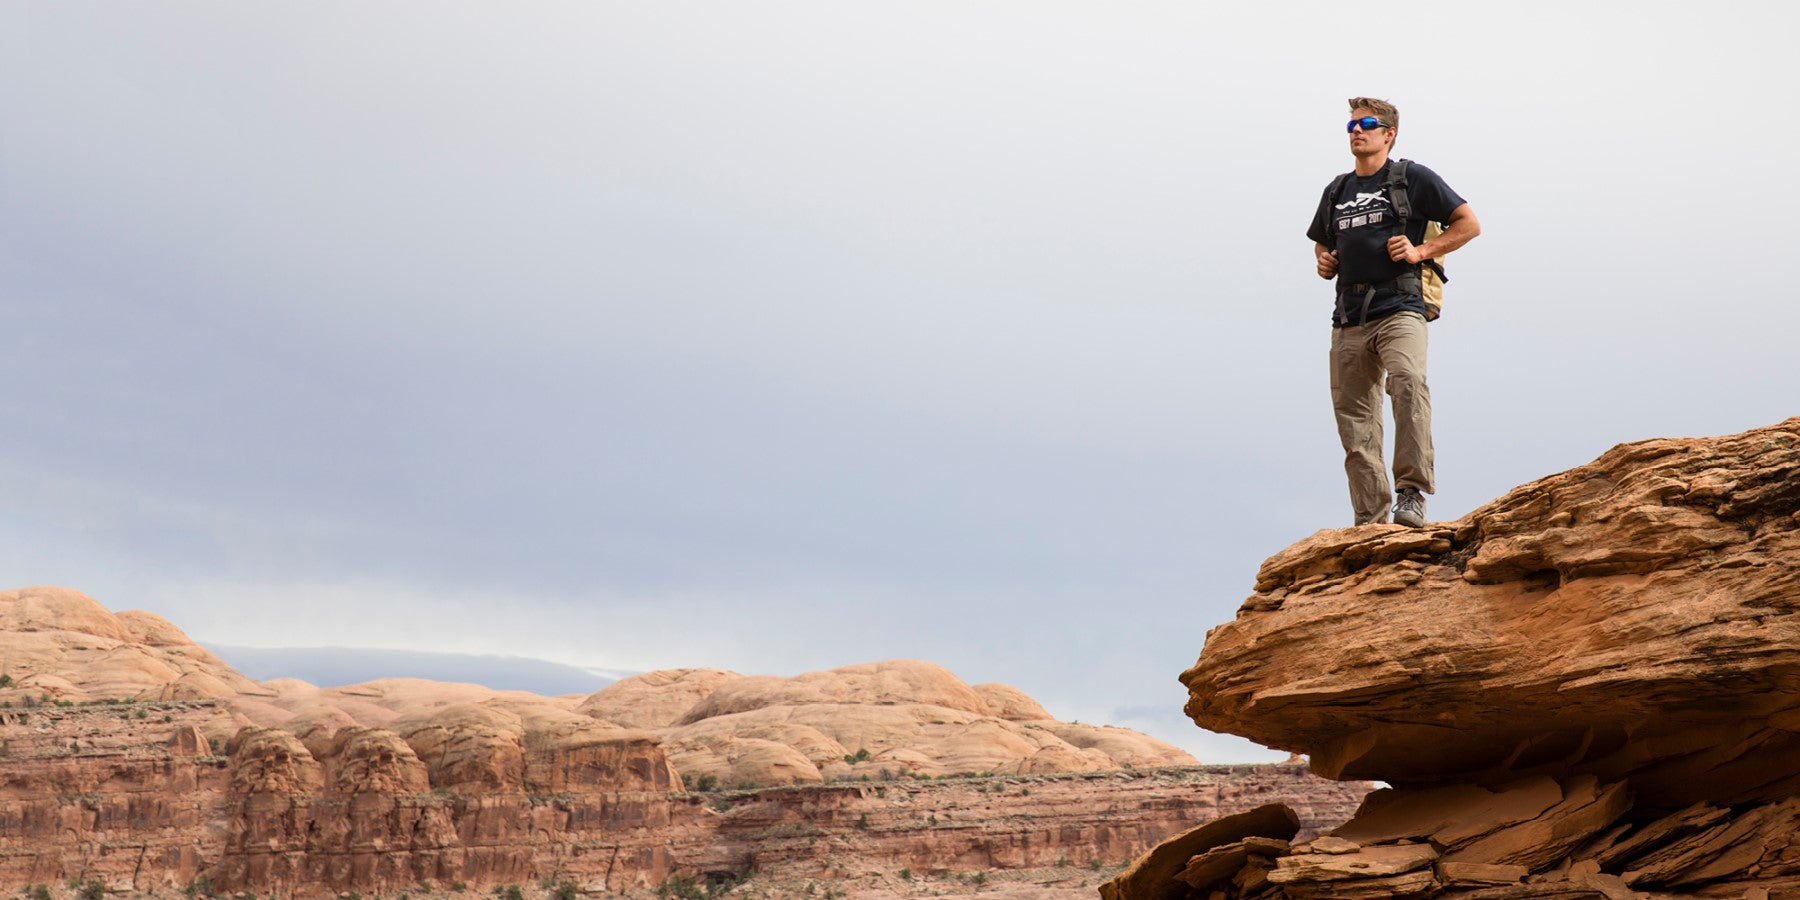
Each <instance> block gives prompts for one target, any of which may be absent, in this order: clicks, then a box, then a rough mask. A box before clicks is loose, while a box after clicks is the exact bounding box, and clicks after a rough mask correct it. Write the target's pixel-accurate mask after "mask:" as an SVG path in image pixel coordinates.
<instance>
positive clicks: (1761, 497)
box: [1103, 419, 1800, 900]
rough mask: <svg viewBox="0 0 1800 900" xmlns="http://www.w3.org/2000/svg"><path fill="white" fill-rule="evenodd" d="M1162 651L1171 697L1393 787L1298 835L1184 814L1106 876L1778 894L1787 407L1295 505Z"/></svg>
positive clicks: (1788, 767)
mask: <svg viewBox="0 0 1800 900" xmlns="http://www.w3.org/2000/svg"><path fill="white" fill-rule="evenodd" d="M1181 678H1182V682H1183V683H1184V684H1186V685H1187V687H1188V689H1189V700H1188V703H1187V712H1188V713H1189V715H1191V716H1192V717H1193V718H1194V720H1195V722H1196V723H1198V724H1200V725H1202V726H1204V727H1207V728H1211V729H1214V730H1218V731H1226V732H1231V733H1235V734H1240V735H1243V736H1246V737H1249V738H1251V739H1253V740H1257V741H1259V742H1262V743H1265V744H1267V745H1269V746H1274V747H1280V748H1284V749H1288V750H1293V751H1297V752H1302V753H1306V754H1308V755H1310V756H1311V758H1312V760H1313V765H1314V769H1315V770H1316V771H1317V772H1319V773H1320V774H1323V775H1326V776H1329V777H1339V778H1366V779H1379V780H1382V781H1386V782H1388V783H1389V784H1391V785H1392V786H1393V787H1392V789H1389V790H1383V791H1379V792H1377V793H1375V794H1372V795H1371V796H1370V797H1369V798H1368V800H1367V801H1366V802H1365V803H1364V804H1363V806H1362V808H1361V809H1360V810H1359V811H1358V813H1357V814H1356V816H1354V817H1353V818H1352V819H1351V820H1350V821H1349V822H1348V823H1346V824H1345V825H1343V826H1341V827H1339V828H1337V829H1335V830H1333V831H1332V832H1331V833H1330V834H1329V835H1327V836H1325V837H1322V838H1319V839H1315V840H1310V841H1308V840H1305V839H1303V838H1296V837H1295V835H1293V834H1291V833H1289V831H1290V828H1289V825H1288V823H1287V822H1286V821H1285V818H1284V817H1283V816H1282V815H1281V814H1280V811H1279V810H1278V809H1266V810H1262V811H1260V812H1258V813H1257V814H1255V815H1249V816H1246V817H1241V818H1238V819H1234V820H1231V821H1227V822H1223V823H1220V822H1215V823H1210V824H1209V825H1207V826H1205V827H1203V828H1201V829H1194V830H1192V831H1190V832H1188V833H1187V834H1186V835H1184V836H1183V837H1182V838H1178V839H1176V840H1172V841H1170V842H1168V843H1167V844H1165V845H1164V846H1163V847H1162V848H1159V850H1158V851H1157V852H1154V853H1152V854H1150V855H1149V856H1146V857H1145V858H1144V859H1142V860H1140V861H1139V862H1138V863H1137V864H1136V865H1134V867H1133V869H1132V870H1130V871H1128V872H1127V873H1125V874H1124V875H1122V876H1121V877H1120V878H1119V879H1117V880H1115V881H1114V882H1112V883H1111V884H1110V885H1109V886H1108V888H1107V889H1106V891H1105V892H1103V893H1105V895H1106V896H1108V897H1113V898H1126V897H1130V898H1144V897H1169V898H1178V897H1181V898H1185V897H1207V898H1213V897H1219V898H1229V897H1267V898H1273V897H1400V896H1430V895H1443V896H1458V897H1488V898H1511V897H1567V898H1577V897H1593V898H1602V897H1603V898H1613V900H1618V898H1635V897H1751V898H1762V897H1782V896H1795V897H1800V839H1796V837H1795V835H1797V834H1800V419H1790V420H1788V421H1786V422H1783V423H1781V424H1779V425H1775V426H1771V427H1768V428H1760V429H1756V430H1753V431H1748V432H1744V433H1742V434H1735V435H1727V436H1724V437H1717V438H1705V439H1683V440H1675V439H1670V440H1651V441H1642V442H1638V443H1633V444H1625V445H1621V446H1619V447H1616V448H1614V449H1612V450H1611V451H1609V452H1607V453H1606V454H1604V455H1603V456H1601V457H1600V458H1599V459H1597V460H1595V461H1594V462H1593V463H1590V464H1588V465H1585V466H1581V467H1578V468H1576V469H1572V470H1570V471H1568V472H1564V473H1561V474H1558V475H1553V476H1550V477H1548V478H1544V479H1542V480H1539V481H1536V482H1533V483H1531V484H1528V485H1525V486H1523V487H1520V488H1518V489H1516V490H1514V491H1512V492H1511V493H1508V494H1507V495H1506V496H1504V497H1501V498H1499V499H1498V500H1495V501H1494V502H1492V503H1490V504H1488V505H1486V506H1484V507H1482V508H1480V509H1477V510H1475V511H1474V512H1472V513H1470V514H1469V515H1468V516H1465V517H1464V518H1462V519H1460V520H1458V521H1455V522H1448V523H1441V524H1435V525H1432V526H1429V527H1427V528H1423V529H1406V528H1400V527H1396V526H1365V527H1362V528H1353V529H1343V530H1334V531H1322V532H1319V533H1318V534H1316V535H1314V536H1312V537H1311V538H1308V539H1307V540H1304V541H1301V542H1300V543H1298V544H1295V545H1294V546H1292V547H1290V548H1288V549H1287V550H1284V551H1282V552H1281V553H1279V554H1276V555H1275V556H1274V557H1272V558H1270V559H1269V560H1268V561H1267V562H1266V563H1264V564H1263V566H1262V569H1261V571H1260V572H1259V573H1258V576H1257V584H1256V593H1255V594H1254V595H1253V596H1251V597H1250V599H1249V600H1248V601H1246V602H1245V603H1244V606H1243V608H1242V610H1241V611H1240V612H1239V614H1238V617H1237V619H1236V620H1235V621H1233V622H1230V623H1227V624H1225V625H1222V626H1220V627H1218V628H1216V629H1214V630H1213V631H1212V633H1211V634H1209V635H1208V637H1207V642H1206V647H1205V650H1204V651H1203V652H1202V654H1201V656H1200V659H1199V661H1198V662H1197V663H1196V664H1195V666H1194V667H1193V668H1192V669H1190V670H1188V671H1187V672H1185V673H1183V675H1182V677H1181Z"/></svg>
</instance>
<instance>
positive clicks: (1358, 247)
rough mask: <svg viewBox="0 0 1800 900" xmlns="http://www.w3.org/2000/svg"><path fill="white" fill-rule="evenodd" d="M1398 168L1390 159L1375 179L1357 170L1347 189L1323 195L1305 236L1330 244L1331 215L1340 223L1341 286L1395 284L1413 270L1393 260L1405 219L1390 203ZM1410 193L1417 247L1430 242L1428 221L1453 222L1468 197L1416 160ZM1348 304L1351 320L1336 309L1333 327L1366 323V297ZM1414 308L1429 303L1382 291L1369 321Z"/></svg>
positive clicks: (1410, 232) (1410, 233)
mask: <svg viewBox="0 0 1800 900" xmlns="http://www.w3.org/2000/svg"><path fill="white" fill-rule="evenodd" d="M1393 164H1394V162H1393V160H1389V161H1388V162H1387V163H1385V164H1383V165H1382V167H1381V169H1380V170H1379V171H1377V172H1376V173H1375V174H1373V175H1366V176H1365V175H1357V174H1356V173H1355V172H1352V173H1350V177H1348V178H1345V179H1344V186H1343V188H1342V189H1340V190H1339V192H1338V195H1337V196H1336V197H1326V196H1324V195H1323V194H1321V195H1320V198H1319V207H1318V210H1317V211H1316V212H1314V213H1313V220H1312V225H1311V226H1310V227H1308V228H1307V229H1306V236H1307V237H1309V238H1311V239H1312V240H1313V242H1314V243H1319V244H1325V245H1326V246H1331V244H1330V242H1329V241H1328V240H1327V236H1328V235H1327V231H1326V223H1327V221H1328V220H1327V218H1326V217H1327V215H1329V216H1331V217H1334V218H1336V219H1337V246H1336V249H1337V254H1338V274H1337V283H1338V284H1366V283H1371V282H1380V281H1391V280H1393V279H1395V278H1398V277H1400V276H1401V275H1402V274H1404V273H1405V272H1406V271H1407V270H1408V269H1409V268H1410V267H1409V266H1407V265H1406V264H1405V263H1398V262H1395V261H1393V260H1392V259H1389V258H1388V251H1387V242H1388V238H1391V237H1393V236H1394V235H1396V234H1399V233H1400V219H1399V217H1398V216H1396V215H1394V207H1393V204H1392V203H1390V202H1389V201H1388V195H1387V190H1386V188H1385V187H1384V183H1385V182H1386V180H1387V172H1388V166H1391V165H1393ZM1330 190H1331V186H1330V185H1329V184H1328V185H1326V186H1325V191H1326V192H1329V191H1330ZM1406 195H1407V197H1408V198H1409V199H1410V200H1411V201H1412V217H1411V218H1410V219H1408V220H1407V223H1406V234H1407V237H1409V238H1411V239H1412V242H1413V243H1414V244H1422V243H1424V242H1425V223H1426V222H1448V221H1450V214H1451V213H1452V212H1455V211H1456V208H1457V207H1459V206H1461V205H1463V198H1462V197H1460V196H1458V195H1457V193H1456V192H1455V191H1453V190H1451V189H1450V186H1449V185H1447V184H1445V183H1444V179H1442V178H1440V177H1438V174H1437V173H1436V172H1433V171H1431V170H1430V169H1427V168H1425V167H1424V166H1422V165H1419V164H1418V163H1416V162H1409V163H1408V164H1407V170H1406ZM1349 306H1350V307H1351V308H1350V310H1349V313H1350V319H1351V321H1349V322H1348V323H1342V322H1339V321H1338V320H1337V319H1336V316H1335V311H1334V317H1333V320H1332V324H1334V325H1341V324H1351V325H1359V324H1362V322H1361V321H1358V320H1357V316H1358V314H1359V313H1361V311H1362V303H1361V298H1360V297H1359V298H1358V300H1357V302H1356V303H1354V304H1350V305H1349ZM1409 309H1410V310H1412V311H1414V312H1417V313H1419V314H1420V315H1424V313H1425V301H1424V300H1422V299H1420V298H1419V297H1417V296H1415V295H1413V294H1408V293H1406V292H1405V291H1398V290H1382V291H1377V292H1375V296H1373V297H1371V298H1370V299H1369V316H1368V319H1367V320H1366V321H1374V320H1376V319H1379V318H1381V317H1383V316H1389V315H1393V314H1394V313H1397V312H1400V311H1402V310H1409Z"/></svg>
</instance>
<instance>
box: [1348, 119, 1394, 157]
mask: <svg viewBox="0 0 1800 900" xmlns="http://www.w3.org/2000/svg"><path fill="white" fill-rule="evenodd" d="M1365 116H1366V117H1373V118H1381V117H1380V116H1377V115H1375V113H1374V111H1372V110H1368V109H1363V108H1361V107H1357V108H1356V109H1355V110H1352V111H1351V113H1350V118H1352V119H1361V118H1364V117H1365ZM1393 145H1394V129H1392V128H1385V127H1377V128H1373V129H1370V130H1368V131H1364V130H1363V129H1362V126H1360V125H1359V126H1357V127H1355V128H1352V129H1350V152H1351V153H1352V154H1354V155H1356V156H1374V155H1375V154H1377V153H1380V152H1381V151H1383V150H1386V149H1387V148H1389V147H1392V146H1393Z"/></svg>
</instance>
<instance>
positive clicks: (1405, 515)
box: [1394, 487, 1425, 528]
mask: <svg viewBox="0 0 1800 900" xmlns="http://www.w3.org/2000/svg"><path fill="white" fill-rule="evenodd" d="M1394 524H1395V525H1405V526H1406V527H1408V528H1424V527H1425V496H1424V495H1423V494H1420V493H1419V489H1418V488H1409V487H1404V488H1401V489H1400V496H1399V497H1397V498H1395V500H1394Z"/></svg>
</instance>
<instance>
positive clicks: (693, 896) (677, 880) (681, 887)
mask: <svg viewBox="0 0 1800 900" xmlns="http://www.w3.org/2000/svg"><path fill="white" fill-rule="evenodd" d="M656 896H658V897H679V898H681V900H706V891H705V890H704V889H703V888H701V887H700V882H698V881H695V880H694V879H692V878H683V877H681V876H680V875H672V876H670V877H669V880H668V881H665V882H663V883H662V886H661V887H659V888H657V889H656Z"/></svg>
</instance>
